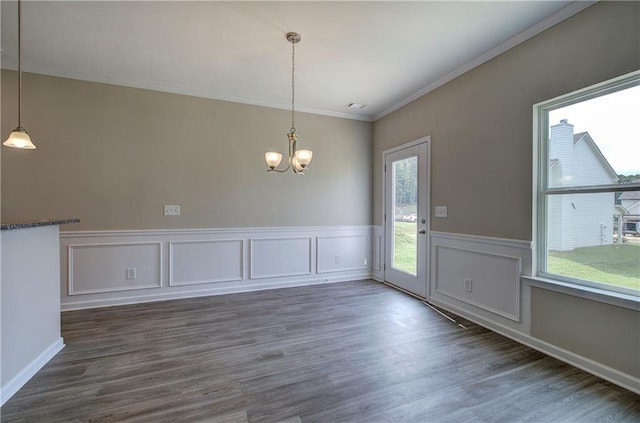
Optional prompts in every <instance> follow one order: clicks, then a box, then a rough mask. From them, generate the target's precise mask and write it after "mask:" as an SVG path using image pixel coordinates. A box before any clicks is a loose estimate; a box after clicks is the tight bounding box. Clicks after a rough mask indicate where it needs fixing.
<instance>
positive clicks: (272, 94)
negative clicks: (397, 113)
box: [1, 0, 591, 121]
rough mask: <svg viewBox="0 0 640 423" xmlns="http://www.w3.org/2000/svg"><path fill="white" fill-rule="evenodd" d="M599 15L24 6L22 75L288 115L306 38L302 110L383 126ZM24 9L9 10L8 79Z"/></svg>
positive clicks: (249, 5) (462, 5) (470, 7)
mask: <svg viewBox="0 0 640 423" xmlns="http://www.w3.org/2000/svg"><path fill="white" fill-rule="evenodd" d="M590 4H591V3H589V2H571V1H498V2H484V1H471V2H451V1H447V2H418V1H413V2H397V1H391V2H364V1H360V2H343V1H337V2H306V1H303V2H269V1H261V2H243V1H232V2H206V1H200V2H187V1H146V2H135V1H124V2H118V1H105V2H100V1H67V2H63V1H43V2H38V1H23V5H22V69H23V71H26V72H34V73H40V74H46V75H54V76H62V77H68V78H74V79H81V80H88V81H96V82H105V83H111V84H117V85H123V86H130V87H138V88H146V89H153V90H159V91H166V92H173V93H180V94H187V95H194V96H198V97H206V98H213V99H219V100H228V101H234V102H240V103H247V104H256V105H262V106H269V107H278V108H285V109H286V108H289V107H290V101H291V85H290V84H291V82H290V77H291V75H290V72H291V68H290V67H291V45H290V44H289V43H288V42H287V40H286V39H285V34H286V33H287V32H289V31H295V32H298V33H300V34H301V35H302V41H301V42H300V43H299V44H297V45H296V110H300V111H307V112H311V113H319V114H325V115H330V116H340V117H347V118H352V119H360V120H368V121H372V120H375V119H378V118H380V117H382V116H384V115H386V114H388V113H390V112H391V111H393V110H395V109H397V108H399V107H401V106H403V105H404V104H407V103H408V102H409V101H411V100H413V99H415V98H417V97H418V96H420V95H422V94H425V93H426V92H428V91H430V90H431V89H433V88H436V87H437V86H440V85H442V84H443V83H445V82H447V81H448V80H450V79H452V78H453V77H455V76H458V75H460V74H462V73H463V72H464V71H466V70H469V69H471V68H473V67H474V66H477V65H479V64H481V63H482V62H484V61H486V60H488V59H490V58H491V57H494V56H495V55H497V54H499V53H501V52H502V51H504V50H505V49H507V48H509V47H512V46H513V45H515V44H517V43H518V42H521V41H523V40H525V39H527V38H528V37H530V36H532V35H535V34H536V33H538V32H540V31H541V30H544V29H546V28H547V27H548V26H550V25H552V24H554V23H557V22H559V21H560V20H562V19H565V18H566V17H568V16H571V15H572V14H574V13H576V12H577V11H579V10H581V9H584V8H585V7H587V6H588V5H590ZM16 5H17V3H15V2H12V1H5V0H3V1H2V11H1V13H2V67H3V68H8V69H16V67H17V60H16V51H17V7H16ZM351 102H355V103H363V104H365V105H366V107H365V108H363V109H361V110H351V109H348V108H346V105H347V104H348V103H351Z"/></svg>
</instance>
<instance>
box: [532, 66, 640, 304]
mask: <svg viewBox="0 0 640 423" xmlns="http://www.w3.org/2000/svg"><path fill="white" fill-rule="evenodd" d="M638 110H640V72H635V73H633V74H630V75H626V76H624V77H621V78H618V79H616V80H612V81H609V82H606V83H603V84H598V85H597V86H594V87H590V88H587V89H584V90H580V91H578V92H576V93H571V94H568V95H566V96H562V97H559V98H557V99H553V100H550V101H547V102H544V103H541V104H538V105H536V106H535V111H536V113H535V114H534V116H535V120H536V122H535V123H536V126H535V128H536V129H537V135H536V143H537V148H536V159H537V166H535V169H536V173H537V177H536V178H535V180H536V182H537V189H536V208H537V212H536V213H537V215H536V224H535V226H536V227H537V233H536V234H534V238H535V240H536V253H537V254H536V255H537V260H536V261H537V263H536V269H537V272H536V273H537V275H538V276H542V277H545V278H551V279H557V280H561V281H564V282H571V283H577V284H582V285H587V286H592V287H597V288H602V289H605V290H610V291H616V292H621V293H625V294H631V295H636V296H638V295H640V237H636V236H634V235H633V234H632V233H631V231H629V230H628V229H625V228H628V227H632V226H634V222H635V221H636V218H637V221H638V226H640V210H636V208H638V209H640V199H638V201H637V202H636V203H638V205H636V204H635V203H633V199H635V198H636V197H638V196H640V126H638V127H637V128H638V129H637V130H635V129H633V128H632V127H626V128H625V124H627V123H631V124H634V123H635V122H636V121H637V120H638V119H637V118H636V117H634V116H635V115H636V114H637V111H638ZM574 123H575V125H574ZM590 128H593V129H590ZM630 128H631V129H630ZM618 169H620V170H619V171H618ZM636 176H637V177H636ZM622 198H627V199H628V201H624V204H622V203H623V200H621V199H622ZM625 206H627V207H625Z"/></svg>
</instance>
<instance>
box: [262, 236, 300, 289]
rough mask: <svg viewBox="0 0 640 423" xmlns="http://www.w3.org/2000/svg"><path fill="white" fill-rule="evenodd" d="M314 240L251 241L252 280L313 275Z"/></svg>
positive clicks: (274, 239) (275, 239)
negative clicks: (312, 249)
mask: <svg viewBox="0 0 640 423" xmlns="http://www.w3.org/2000/svg"><path fill="white" fill-rule="evenodd" d="M311 241H312V238H310V237H308V238H271V239H252V240H251V276H250V277H251V279H264V278H281V277H285V276H299V275H308V274H310V273H311V265H312V264H311V261H312V251H311V247H312V242H311Z"/></svg>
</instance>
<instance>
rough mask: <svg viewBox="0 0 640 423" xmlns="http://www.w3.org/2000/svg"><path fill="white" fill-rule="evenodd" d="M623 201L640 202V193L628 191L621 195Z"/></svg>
mask: <svg viewBox="0 0 640 423" xmlns="http://www.w3.org/2000/svg"><path fill="white" fill-rule="evenodd" d="M620 199H621V200H640V191H626V192H623V193H622V194H620Z"/></svg>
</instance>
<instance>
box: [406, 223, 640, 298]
mask: <svg viewBox="0 0 640 423" xmlns="http://www.w3.org/2000/svg"><path fill="white" fill-rule="evenodd" d="M416 228H417V224H416V223H411V222H395V250H394V256H393V267H395V268H397V269H401V270H403V271H405V272H407V273H411V274H413V275H415V274H416V257H417V244H416V237H417V233H416V232H417V229H416ZM547 270H548V272H549V273H554V274H557V275H564V276H569V277H573V278H578V279H587V280H590V281H594V282H601V283H606V284H610V285H616V286H621V287H625V288H632V289H640V243H631V242H628V243H625V244H621V245H604V246H597V247H585V248H576V249H575V250H573V251H562V252H559V251H551V252H549V260H548V264H547Z"/></svg>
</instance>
